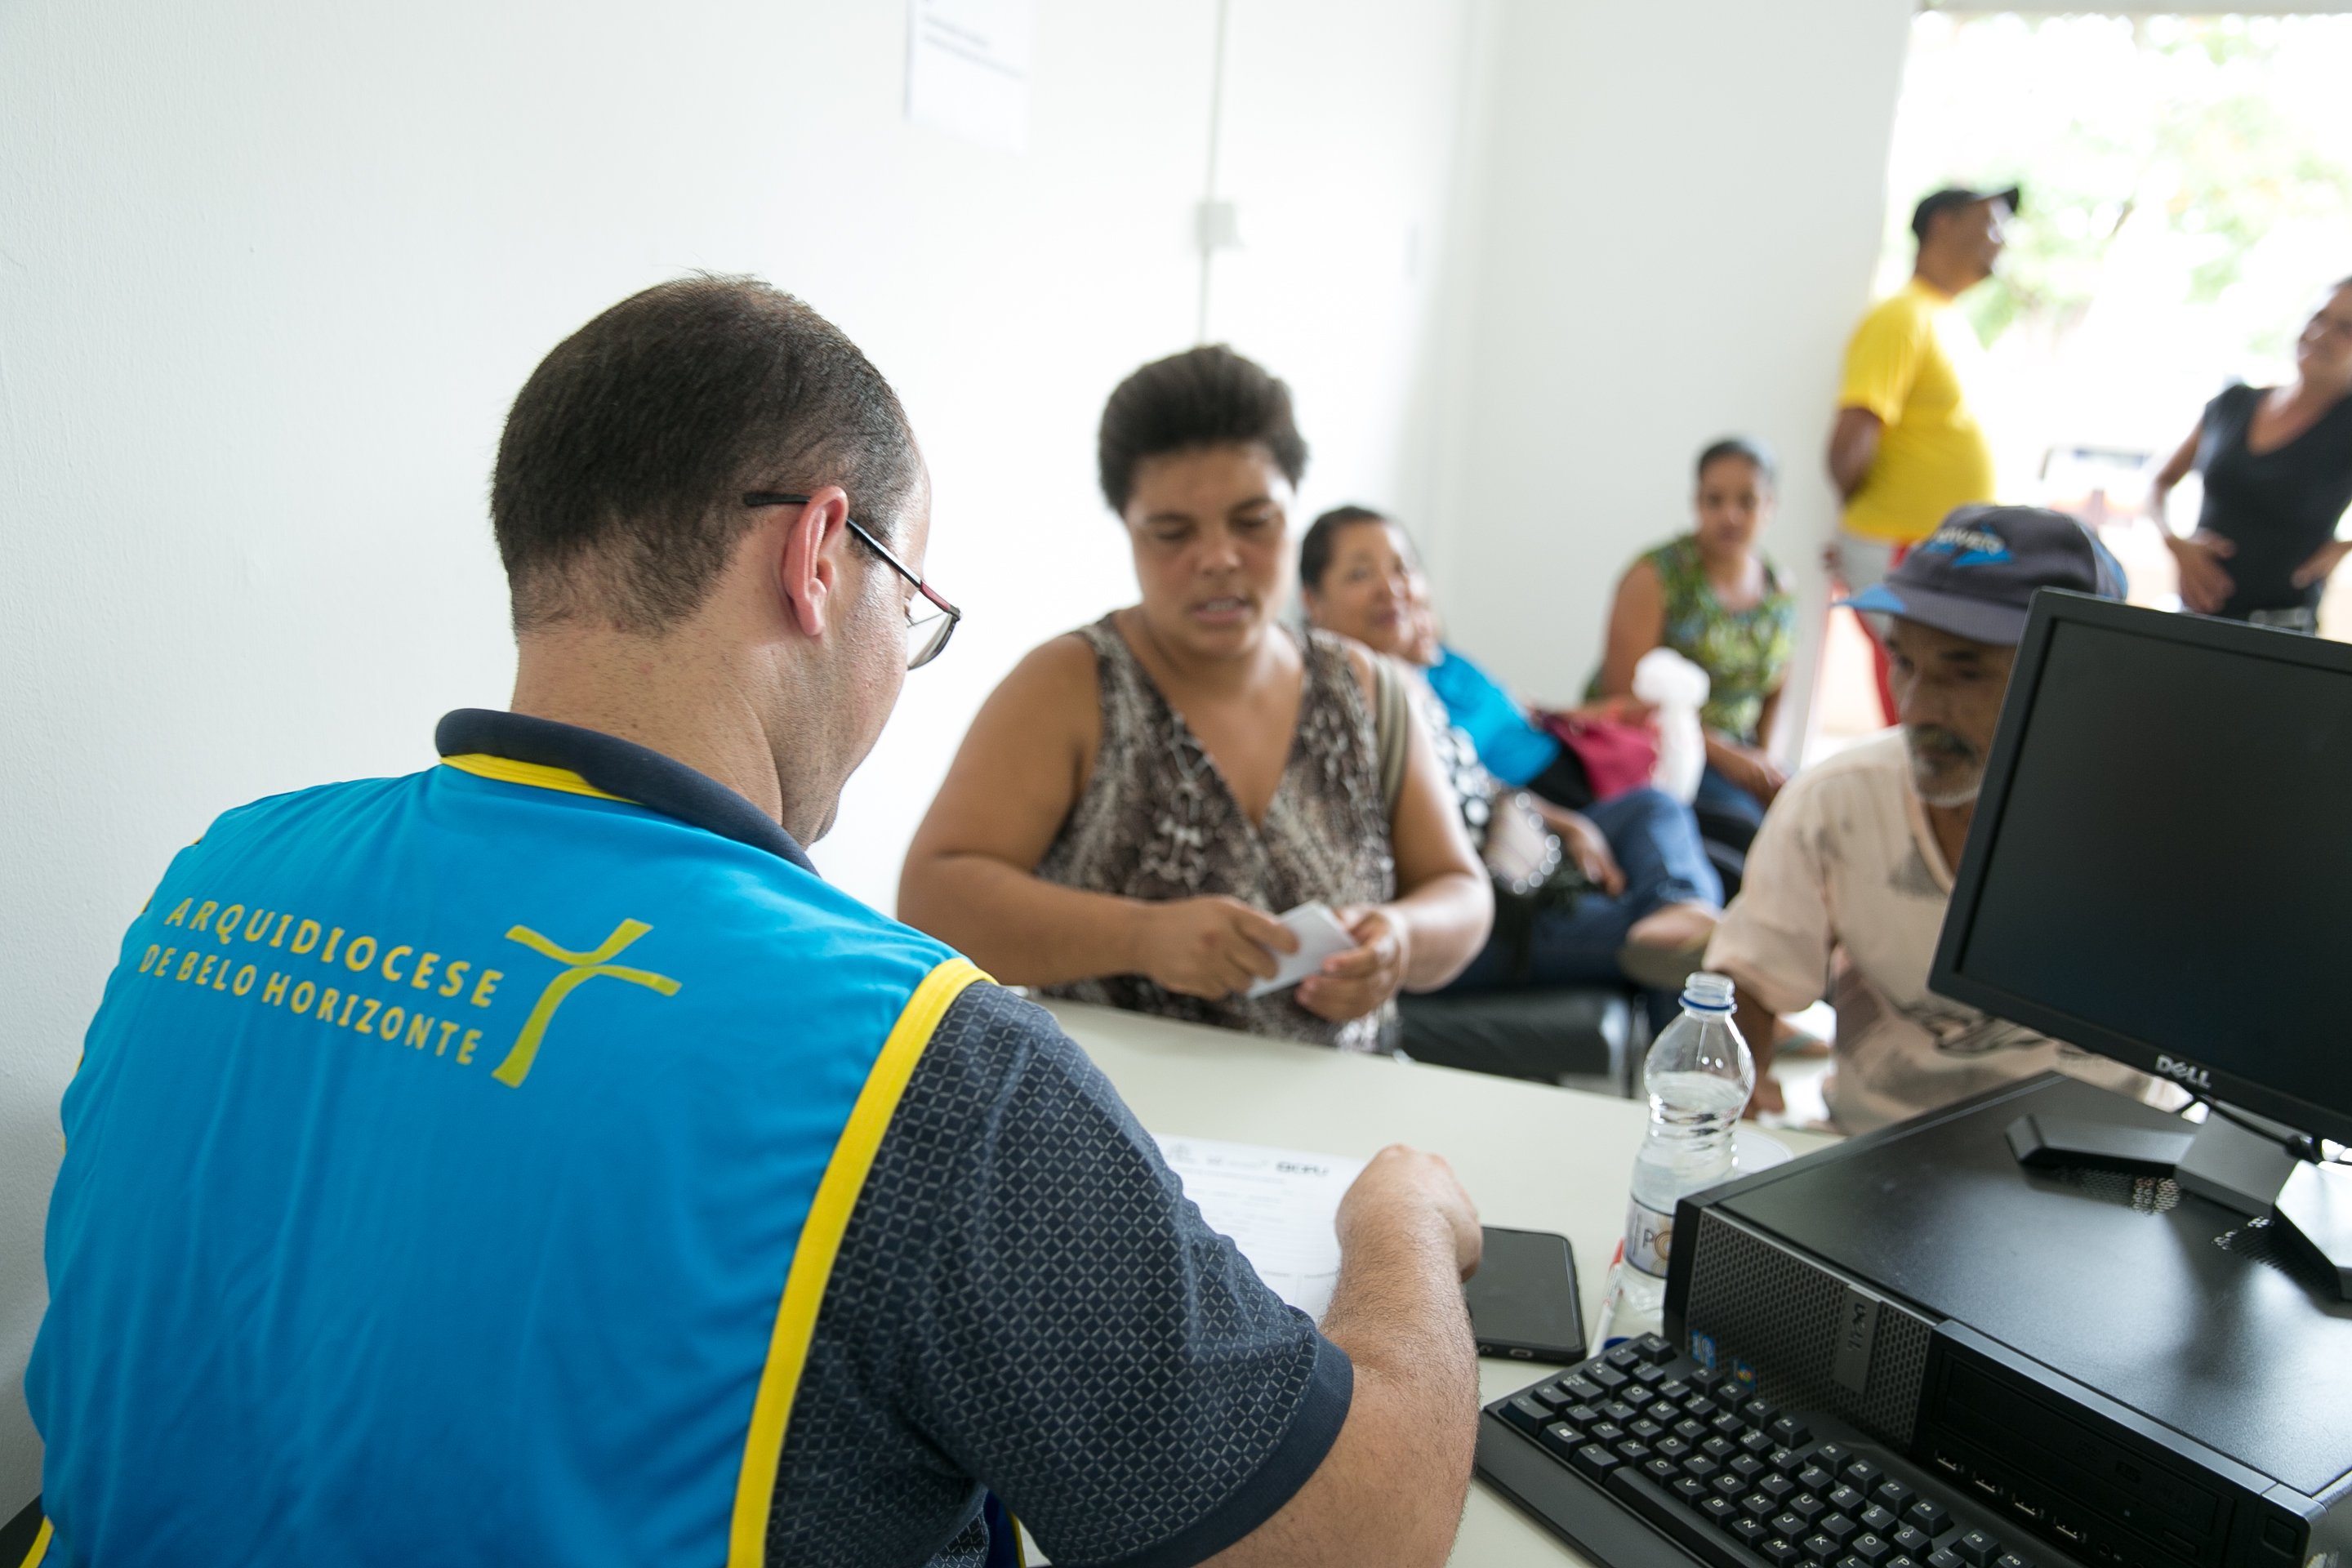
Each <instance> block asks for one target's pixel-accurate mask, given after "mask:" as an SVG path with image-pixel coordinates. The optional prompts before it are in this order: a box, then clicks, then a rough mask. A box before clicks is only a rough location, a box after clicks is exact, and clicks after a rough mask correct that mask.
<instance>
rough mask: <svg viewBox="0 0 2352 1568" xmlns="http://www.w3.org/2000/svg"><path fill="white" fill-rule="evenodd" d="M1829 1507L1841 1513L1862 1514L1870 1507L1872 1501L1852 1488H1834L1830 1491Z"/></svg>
mask: <svg viewBox="0 0 2352 1568" xmlns="http://www.w3.org/2000/svg"><path fill="white" fill-rule="evenodd" d="M1829 1505H1830V1506H1831V1507H1832V1508H1833V1509H1835V1510H1838V1511H1839V1512H1840V1513H1860V1512H1861V1511H1862V1510H1864V1509H1865V1508H1868V1507H1869V1506H1870V1500H1869V1499H1868V1498H1865V1497H1864V1496H1863V1495H1862V1494H1861V1493H1860V1492H1858V1491H1856V1490H1854V1489H1853V1488H1852V1487H1848V1486H1840V1487H1832V1489H1830V1494H1829Z"/></svg>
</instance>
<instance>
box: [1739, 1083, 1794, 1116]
mask: <svg viewBox="0 0 2352 1568" xmlns="http://www.w3.org/2000/svg"><path fill="white" fill-rule="evenodd" d="M1788 1110H1789V1097H1788V1096H1787V1095H1785V1094H1783V1093H1781V1092H1780V1079H1777V1078H1774V1077H1773V1076H1772V1075H1771V1074H1770V1073H1769V1072H1759V1073H1758V1074H1757V1075H1756V1092H1755V1093H1753V1094H1751V1095H1749V1096H1748V1109H1747V1110H1743V1111H1741V1112H1740V1113H1739V1114H1740V1115H1742V1116H1744V1117H1746V1118H1748V1120H1749V1121H1754V1120H1755V1119H1756V1118H1758V1117H1759V1116H1761V1115H1763V1114H1764V1113H1765V1112H1767V1111H1770V1112H1772V1113H1773V1114H1775V1115H1786V1114H1787V1113H1788Z"/></svg>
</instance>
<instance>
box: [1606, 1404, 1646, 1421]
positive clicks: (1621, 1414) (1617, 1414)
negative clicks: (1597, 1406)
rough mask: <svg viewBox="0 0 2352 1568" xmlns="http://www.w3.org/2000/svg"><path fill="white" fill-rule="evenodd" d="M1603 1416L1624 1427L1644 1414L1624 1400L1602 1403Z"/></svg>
mask: <svg viewBox="0 0 2352 1568" xmlns="http://www.w3.org/2000/svg"><path fill="white" fill-rule="evenodd" d="M1601 1414H1602V1415H1606V1416H1607V1417H1609V1419H1610V1420H1612V1421H1614V1422H1616V1423H1617V1424H1618V1425H1619V1426H1623V1425H1624V1424H1625V1423H1626V1422H1628V1421H1631V1420H1632V1419H1633V1417H1634V1416H1636V1415H1640V1414H1642V1413H1641V1412H1640V1411H1639V1410H1637V1409H1635V1408H1634V1407H1633V1405H1628V1404H1626V1403H1625V1402H1624V1401H1623V1400H1622V1399H1611V1400H1605V1401H1603V1402H1602V1404H1601Z"/></svg>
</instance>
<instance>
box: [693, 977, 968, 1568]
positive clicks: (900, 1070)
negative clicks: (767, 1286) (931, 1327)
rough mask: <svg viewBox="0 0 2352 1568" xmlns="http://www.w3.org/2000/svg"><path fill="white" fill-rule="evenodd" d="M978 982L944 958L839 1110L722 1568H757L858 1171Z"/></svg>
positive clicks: (779, 1313) (758, 1405)
mask: <svg viewBox="0 0 2352 1568" xmlns="http://www.w3.org/2000/svg"><path fill="white" fill-rule="evenodd" d="M986 979H988V976H987V975H985V974H983V973H981V972H980V970H979V968H978V967H976V966H975V965H974V964H973V963H971V961H970V960H969V959H964V958H950V959H949V960H948V961H947V962H946V963H942V964H940V966H939V967H938V968H937V969H934V970H932V971H931V972H930V973H929V974H926V975H924V976H923V983H922V984H919V985H918V986H916V987H915V994H913V995H912V996H910V997H908V999H907V1005H906V1008H905V1010H904V1011H902V1012H901V1013H900V1014H899V1015H898V1022H897V1023H896V1024H894V1025H892V1026H891V1028H890V1037H889V1038H888V1039H887V1040H885V1041H883V1042H882V1054H881V1055H880V1056H878V1057H877V1058H875V1060H874V1070H873V1071H871V1072H869V1073H867V1074H866V1087H865V1088H864V1089H860V1090H858V1093H857V1103H856V1106H855V1107H853V1108H852V1109H851V1110H850V1112H849V1122H848V1125H846V1126H845V1127H844V1128H843V1129H842V1131H841V1141H840V1142H837V1143H835V1145H834V1146H833V1158H832V1159H831V1160H829V1161H827V1162H826V1163H825V1167H824V1179H823V1180H822V1181H820V1182H818V1183H817V1188H816V1197H815V1199H814V1201H813V1202H812V1203H811V1204H810V1205H809V1214H808V1220H807V1222H806V1223H805V1224H803V1226H801V1239H800V1245H799V1246H798V1247H795V1248H794V1249H793V1264H792V1268H791V1270H790V1271H789V1272H788V1273H787V1274H786V1275H785V1278H784V1295H783V1300H782V1304H781V1305H780V1306H779V1307H778V1308H777V1310H776V1327H775V1331H774V1332H773V1333H772V1335H771V1336H770V1337H769V1340H768V1364H767V1366H766V1368H765V1369H764V1370H762V1371H761V1373H760V1393H759V1396H758V1397H757V1398H756V1399H754V1400H753V1401H752V1403H751V1436H750V1437H749V1438H747V1439H746V1440H745V1442H744V1445H743V1470H742V1473H741V1475H740V1477H738V1478H737V1479H736V1482H735V1521H734V1524H733V1526H732V1528H731V1529H730V1531H729V1532H728V1546H727V1568H760V1565H761V1564H763V1563H765V1562H766V1561H767V1556H768V1509H769V1505H770V1504H771V1503H772V1501H773V1500H774V1498H775V1491H776V1467H777V1464H778V1462H779V1461H780V1459H781V1458H782V1455H783V1451H784V1426H785V1423H786V1422H787V1421H789V1420H790V1419H791V1418H792V1413H793V1394H795V1393H797V1392H798V1391H799V1388H800V1382H801V1369H802V1368H803V1366H804V1365H805V1364H806V1363H807V1361H808V1348H809V1341H810V1339H811V1338H812V1337H814V1334H815V1332H816V1312H817V1308H818V1307H819V1306H820V1305H822V1304H823V1303H824V1287H825V1283H826V1281H827V1280H829V1279H832V1278H833V1260H834V1258H835V1255H836V1254H837V1253H838V1252H839V1251H840V1250H841V1237H842V1233H843V1232H844V1231H846V1230H847V1229H848V1228H849V1215H850V1212H851V1211H852V1210H853V1209H855V1208H856V1206H857V1195H858V1194H859V1193H860V1192H861V1191H863V1190H864V1189H865V1186H866V1173H867V1172H868V1171H870V1170H872V1169H873V1167H874V1155H875V1152H876V1151H877V1150H878V1149H879V1148H881V1146H882V1134H883V1133H884V1132H885V1131H888V1129H889V1126H890V1116H891V1113H892V1112H893V1111H895V1110H898V1097H899V1096H901V1095H903V1094H904V1093H906V1092H907V1080H908V1079H911V1078H913V1077H914V1076H915V1064H916V1063H917V1062H918V1061H919V1060H921V1059H922V1055H923V1048H924V1047H926V1046H929V1044H930V1043H931V1035H932V1032H933V1031H934V1030H936V1029H937V1028H938V1027H939V1026H940V1019H941V1018H942V1017H944V1016H946V1015H947V1010H948V1008H949V1006H950V1005H951V1004H952V1003H953V1002H954V1001H955V999H956V998H957V997H959V996H961V995H962V994H963V993H964V988H965V987H966V986H968V985H970V984H972V983H973V982H974V981H982V980H986Z"/></svg>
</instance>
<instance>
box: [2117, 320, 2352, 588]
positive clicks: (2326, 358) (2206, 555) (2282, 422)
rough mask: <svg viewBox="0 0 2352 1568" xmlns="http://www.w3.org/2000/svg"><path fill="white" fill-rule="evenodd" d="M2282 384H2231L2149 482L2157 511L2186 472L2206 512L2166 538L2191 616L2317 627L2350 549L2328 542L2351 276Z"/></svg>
mask: <svg viewBox="0 0 2352 1568" xmlns="http://www.w3.org/2000/svg"><path fill="white" fill-rule="evenodd" d="M2294 369H2295V374H2294V380H2293V381H2292V382H2289V383H2288V384H2286V385H2284V386H2273V387H2260V386H2245V385H2238V386H2232V387H2231V388H2230V389H2229V390H2228V391H2226V392H2224V393H2222V394H2221V396H2219V397H2216V398H2215V399H2214V400H2213V401H2212V402H2210V403H2209V404H2207V405H2205V414H2204V416H2203V417H2202V418H2201V419H2200V420H2199V421H2198V424H2197V428H2196V429H2195V430H2193V431H2191V432H2190V433H2189V439H2187V440H2186V441H2183V442H2182V443H2181V444H2180V449H2179V451H2177V452H2175V453H2173V454H2172V457H2171V458H2170V460H2169V461H2168V462H2167V463H2166V464H2165V465H2164V467H2163V468H2162V469H2161V470H2160V471H2158V474H2157V476H2156V484H2155V486H2154V489H2153V490H2152V491H2151V493H2150V496H2149V500H2148V508H2149V510H2150V511H2151V512H2152V513H2153V514H2154V516H2155V518H2156V520H2157V523H2158V527H2159V528H2161V527H2162V526H2163V522H2164V503H2165V500H2166V498H2167V497H2168V496H2169V495H2171V493H2172V489H2173V487H2174V486H2175V485H2178V484H2179V482H2180V481H2181V480H2182V479H2186V478H2187V477H2188V476H2189V470H2190V469H2191V468H2194V469H2196V470H2197V471H2198V472H2199V473H2200V474H2202V475H2203V476H2204V478H2205V506H2204V510H2202V511H2201V512H2200V513H2199V515H2198V519H2197V531H2195V532H2194V533H2192V534H2190V535H2189V537H2188V538H2186V539H2180V538H2176V537H2174V536H2173V534H2172V533H2171V531H2169V530H2166V531H2165V534H2164V539H2165V543H2166V544H2167V545H2168V546H2169V547H2170V549H2171V551H2172V554H2173V558H2174V559H2175V560H2176V561H2177V562H2178V563H2179V566H2180V600H2181V603H2182V604H2183V605H2187V606H2188V607H2189V609H2191V610H2194V611H2196V612H2197V613H2198V614H2200V615H2206V616H2228V617H2230V618H2231V619H2232V620H2241V621H2247V620H2251V621H2260V622H2263V623H2265V624H2268V625H2272V626H2287V627H2291V628H2293V629H2294V630H2296V631H2303V632H2315V631H2317V630H2318V629H2319V595H2320V594H2321V592H2322V590H2324V589H2325V588H2326V585H2327V574H2329V573H2330V572H2333V571H2334V570H2335V569H2336V563H2337V562H2339V561H2341V560H2343V559H2344V557H2345V554H2346V553H2347V552H2352V542H2345V541H2342V540H2338V539H2337V538H2336V523H2337V522H2338V521H2340V520H2341V519H2342V518H2343V516H2344V509H2345V508H2346V507H2347V505H2352V278H2347V279H2344V280H2343V281H2342V282H2340V283H2338V284H2336V287H2335V288H2334V289H2331V290H2330V291H2329V292H2328V295H2327V297H2326V300H2323V301H2322V302H2321V304H2320V306H2319V309H2318V310H2315V311H2314V312H2313V313H2312V317H2311V320H2310V321H2307V322H2305V325H2304V329H2303V335H2302V337H2300V338H2299V339H2297V340H2296V342H2295V346H2294Z"/></svg>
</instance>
